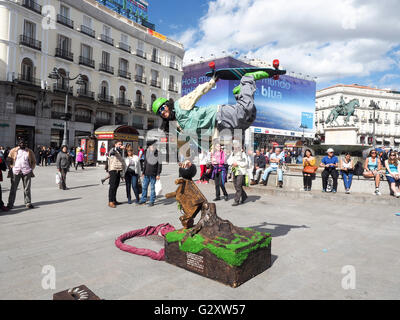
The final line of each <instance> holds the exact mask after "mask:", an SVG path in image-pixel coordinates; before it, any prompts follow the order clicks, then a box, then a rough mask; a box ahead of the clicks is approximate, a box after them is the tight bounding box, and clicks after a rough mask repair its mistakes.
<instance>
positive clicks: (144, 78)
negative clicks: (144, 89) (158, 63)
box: [135, 75, 146, 83]
mask: <svg viewBox="0 0 400 320" xmlns="http://www.w3.org/2000/svg"><path fill="white" fill-rule="evenodd" d="M135 81H136V82H140V83H146V77H143V76H139V75H136V76H135Z"/></svg>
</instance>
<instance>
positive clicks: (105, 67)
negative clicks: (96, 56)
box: [99, 63, 114, 74]
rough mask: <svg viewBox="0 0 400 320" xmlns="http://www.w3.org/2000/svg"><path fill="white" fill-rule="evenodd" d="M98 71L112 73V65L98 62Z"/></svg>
mask: <svg viewBox="0 0 400 320" xmlns="http://www.w3.org/2000/svg"><path fill="white" fill-rule="evenodd" d="M99 71H104V72H107V73H110V74H114V67H111V66H110V65H108V64H104V63H100V65H99Z"/></svg>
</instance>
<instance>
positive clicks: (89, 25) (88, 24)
mask: <svg viewBox="0 0 400 320" xmlns="http://www.w3.org/2000/svg"><path fill="white" fill-rule="evenodd" d="M83 25H84V26H85V27H87V28H89V29H92V18H90V17H88V16H83Z"/></svg>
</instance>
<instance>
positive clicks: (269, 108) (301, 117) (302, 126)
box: [182, 57, 316, 137]
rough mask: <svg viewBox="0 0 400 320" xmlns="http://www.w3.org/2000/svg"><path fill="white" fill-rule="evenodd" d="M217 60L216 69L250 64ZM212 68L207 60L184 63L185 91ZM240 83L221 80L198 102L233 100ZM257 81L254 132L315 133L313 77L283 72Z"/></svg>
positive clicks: (231, 59)
mask: <svg viewBox="0 0 400 320" xmlns="http://www.w3.org/2000/svg"><path fill="white" fill-rule="evenodd" d="M215 64H216V68H217V69H220V68H233V67H245V66H250V65H247V64H245V63H243V62H241V61H238V60H236V59H233V58H231V57H226V58H222V59H217V60H216V61H215ZM209 70H210V69H209V67H208V63H207V62H205V63H201V64H196V65H191V66H187V67H185V68H184V76H183V78H182V95H185V94H187V93H189V92H191V91H192V90H193V89H194V88H195V87H196V86H197V85H199V84H201V83H204V82H206V81H208V80H209V78H207V77H205V73H206V72H208V71H209ZM238 84H239V80H237V81H227V80H220V81H218V82H217V86H216V88H214V89H213V90H211V91H210V92H209V93H207V94H206V95H204V96H203V97H202V98H201V99H200V100H199V102H198V103H197V105H198V106H200V107H202V106H210V105H221V104H227V103H229V104H234V103H235V97H234V95H233V93H232V90H233V88H234V87H235V86H237V85H238ZM256 84H257V91H256V93H255V105H256V108H257V117H256V120H255V121H254V123H253V126H252V128H253V131H254V132H256V133H266V134H278V135H279V134H281V135H288V136H301V135H302V134H303V130H304V136H306V137H313V135H314V134H313V133H314V130H313V125H314V121H313V118H314V112H315V93H316V83H315V82H314V81H309V80H304V79H298V78H295V77H291V76H287V75H283V76H280V78H279V80H274V79H273V78H269V79H262V80H258V81H257V82H256Z"/></svg>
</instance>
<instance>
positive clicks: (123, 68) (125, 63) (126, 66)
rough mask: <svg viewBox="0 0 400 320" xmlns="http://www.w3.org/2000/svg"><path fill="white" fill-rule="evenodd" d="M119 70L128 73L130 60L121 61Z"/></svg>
mask: <svg viewBox="0 0 400 320" xmlns="http://www.w3.org/2000/svg"><path fill="white" fill-rule="evenodd" d="M119 69H120V70H121V71H124V72H127V71H128V69H129V62H128V60H125V59H122V58H121V59H119Z"/></svg>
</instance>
